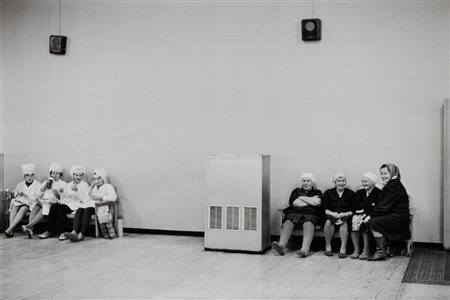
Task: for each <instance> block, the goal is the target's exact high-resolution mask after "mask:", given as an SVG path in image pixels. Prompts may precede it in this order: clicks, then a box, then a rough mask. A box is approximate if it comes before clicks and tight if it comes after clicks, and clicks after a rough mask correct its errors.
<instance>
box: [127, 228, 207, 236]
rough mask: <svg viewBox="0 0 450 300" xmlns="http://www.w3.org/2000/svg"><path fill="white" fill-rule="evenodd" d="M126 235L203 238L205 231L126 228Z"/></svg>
mask: <svg viewBox="0 0 450 300" xmlns="http://www.w3.org/2000/svg"><path fill="white" fill-rule="evenodd" d="M123 232H126V233H142V234H162V235H181V236H196V237H203V236H205V233H204V232H203V231H180V230H164V229H144V228H124V229H123Z"/></svg>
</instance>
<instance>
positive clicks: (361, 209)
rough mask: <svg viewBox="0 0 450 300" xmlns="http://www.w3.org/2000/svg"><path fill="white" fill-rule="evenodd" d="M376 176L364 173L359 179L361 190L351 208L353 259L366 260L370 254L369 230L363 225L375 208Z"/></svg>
mask: <svg viewBox="0 0 450 300" xmlns="http://www.w3.org/2000/svg"><path fill="white" fill-rule="evenodd" d="M377 183H378V176H377V175H375V174H374V173H372V172H366V173H364V174H363V176H362V177H361V188H360V189H359V190H358V191H357V192H356V196H355V201H354V202H353V203H352V206H353V217H352V232H351V238H352V242H353V249H354V251H353V254H352V255H351V256H350V257H351V258H353V259H356V258H359V259H361V260H367V259H368V258H369V254H370V240H369V233H370V228H369V226H368V224H365V223H363V220H364V218H365V217H366V216H368V215H370V213H371V212H372V211H373V208H374V207H375V204H376V202H377V199H378V196H379V194H380V193H381V190H380V189H379V188H378V187H377V186H376V185H377ZM361 236H362V238H363V245H364V248H363V251H362V253H361V254H360V237H361Z"/></svg>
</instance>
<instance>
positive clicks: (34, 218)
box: [25, 205, 44, 230]
mask: <svg viewBox="0 0 450 300" xmlns="http://www.w3.org/2000/svg"><path fill="white" fill-rule="evenodd" d="M43 219H44V215H43V214H42V207H40V206H39V205H35V206H34V207H33V209H32V210H31V212H30V219H29V220H28V224H27V225H25V228H29V229H31V230H32V229H33V227H34V225H36V224H37V223H39V222H41V221H42V220H43Z"/></svg>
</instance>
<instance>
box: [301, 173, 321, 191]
mask: <svg viewBox="0 0 450 300" xmlns="http://www.w3.org/2000/svg"><path fill="white" fill-rule="evenodd" d="M303 178H309V179H311V181H312V184H313V187H314V188H315V189H317V180H316V177H315V176H314V174H313V173H308V172H305V173H302V176H301V177H300V181H302V179H303Z"/></svg>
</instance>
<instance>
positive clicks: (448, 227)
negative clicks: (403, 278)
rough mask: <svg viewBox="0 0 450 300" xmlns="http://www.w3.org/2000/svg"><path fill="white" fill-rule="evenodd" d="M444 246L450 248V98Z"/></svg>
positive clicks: (446, 123)
mask: <svg viewBox="0 0 450 300" xmlns="http://www.w3.org/2000/svg"><path fill="white" fill-rule="evenodd" d="M444 248H445V249H447V250H450V99H447V100H445V104H444Z"/></svg>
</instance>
